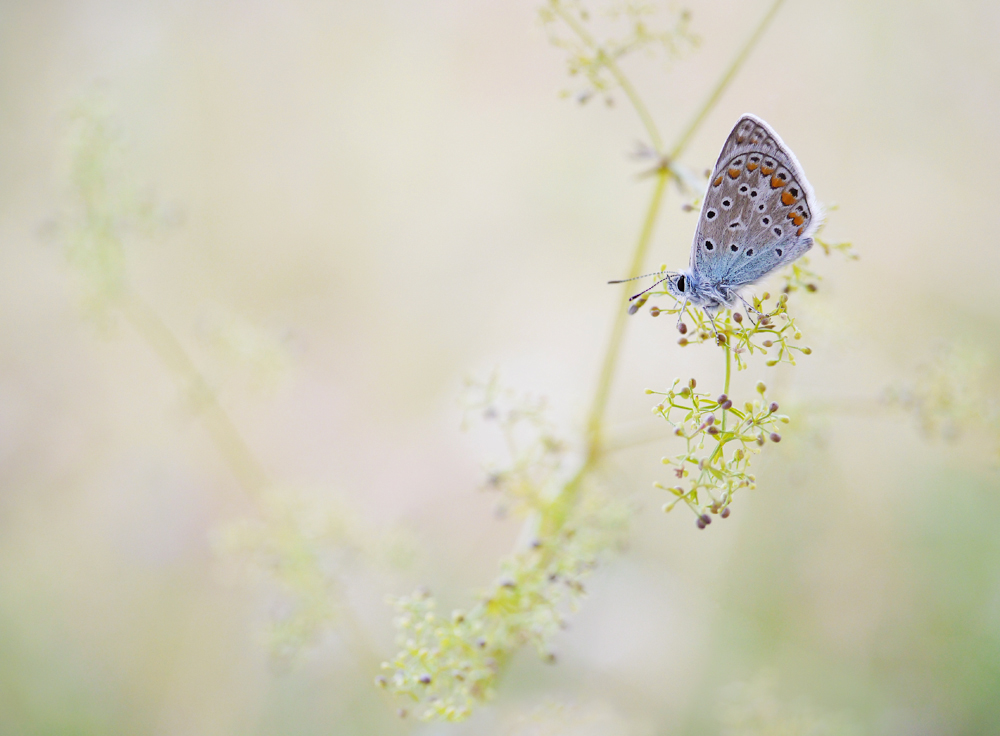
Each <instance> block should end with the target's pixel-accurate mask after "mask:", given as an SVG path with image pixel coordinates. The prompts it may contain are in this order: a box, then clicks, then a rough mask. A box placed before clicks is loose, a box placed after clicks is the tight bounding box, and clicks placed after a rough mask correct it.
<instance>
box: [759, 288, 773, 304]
mask: <svg viewBox="0 0 1000 736" xmlns="http://www.w3.org/2000/svg"><path fill="white" fill-rule="evenodd" d="M770 298H771V295H770V294H769V293H768V292H766V291H765V292H764V293H763V294H761V295H760V300H761V301H762V302H766V301H767V300H768V299H770Z"/></svg>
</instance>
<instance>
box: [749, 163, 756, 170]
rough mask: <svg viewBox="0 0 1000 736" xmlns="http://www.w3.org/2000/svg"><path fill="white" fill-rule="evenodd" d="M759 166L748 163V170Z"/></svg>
mask: <svg viewBox="0 0 1000 736" xmlns="http://www.w3.org/2000/svg"><path fill="white" fill-rule="evenodd" d="M756 168H757V164H747V171H753V170H754V169H756Z"/></svg>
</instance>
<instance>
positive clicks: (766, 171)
mask: <svg viewBox="0 0 1000 736" xmlns="http://www.w3.org/2000/svg"><path fill="white" fill-rule="evenodd" d="M760 173H762V174H763V175H764V176H770V175H771V174H773V173H774V169H772V168H771V167H770V166H761V167H760Z"/></svg>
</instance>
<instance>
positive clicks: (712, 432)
mask: <svg viewBox="0 0 1000 736" xmlns="http://www.w3.org/2000/svg"><path fill="white" fill-rule="evenodd" d="M707 431H708V433H709V434H710V435H717V434H718V433H719V428H718V427H716V426H715V425H714V424H713V425H712V426H711V427H709V428H708V430H707Z"/></svg>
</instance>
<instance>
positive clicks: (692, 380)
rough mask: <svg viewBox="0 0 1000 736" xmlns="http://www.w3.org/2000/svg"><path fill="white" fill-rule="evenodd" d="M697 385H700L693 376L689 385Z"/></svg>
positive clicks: (692, 386)
mask: <svg viewBox="0 0 1000 736" xmlns="http://www.w3.org/2000/svg"><path fill="white" fill-rule="evenodd" d="M697 385H698V382H697V381H696V380H694V379H693V378H692V379H691V380H690V381H688V386H689V387H691V388H694V387H695V386H697Z"/></svg>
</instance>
